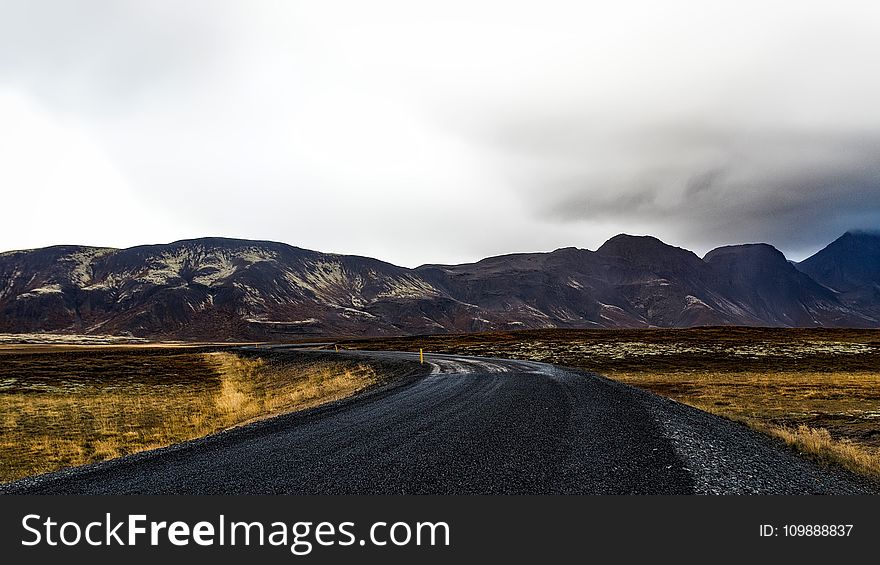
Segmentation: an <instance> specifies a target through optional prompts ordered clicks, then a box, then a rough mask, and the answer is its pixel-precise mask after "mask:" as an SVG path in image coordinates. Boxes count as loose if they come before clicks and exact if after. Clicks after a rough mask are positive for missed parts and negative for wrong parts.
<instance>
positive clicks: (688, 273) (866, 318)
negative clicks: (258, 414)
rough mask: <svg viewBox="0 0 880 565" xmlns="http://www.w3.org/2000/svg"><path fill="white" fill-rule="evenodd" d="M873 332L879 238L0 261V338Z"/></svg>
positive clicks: (207, 242) (56, 250)
mask: <svg viewBox="0 0 880 565" xmlns="http://www.w3.org/2000/svg"><path fill="white" fill-rule="evenodd" d="M705 325H747V326H782V327H819V326H822V327H880V235H878V234H875V233H867V232H847V233H846V234H844V235H843V236H841V237H840V238H838V239H837V240H835V241H834V242H832V243H831V244H829V245H828V246H827V247H825V248H824V249H822V250H821V251H819V252H818V253H816V254H815V255H813V256H812V257H810V258H808V259H806V260H805V261H802V262H800V263H793V262H790V261H788V260H787V259H786V258H785V256H784V255H783V254H782V253H781V252H780V251H778V250H777V249H775V248H774V247H772V246H770V245H767V244H763V243H759V244H749V245H732V246H727V247H720V248H718V249H714V250H712V251H710V252H709V253H707V254H706V255H705V256H704V257H702V258H701V257H699V256H697V255H696V254H694V253H692V252H691V251H688V250H686V249H681V248H678V247H673V246H671V245H667V244H665V243H663V242H662V241H660V240H659V239H656V238H654V237H650V236H631V235H618V236H615V237H613V238H611V239H610V240H608V241H607V242H605V243H604V244H603V245H602V246H601V247H599V248H598V249H596V250H595V251H590V250H587V249H577V248H574V247H570V248H564V249H557V250H556V251H553V252H550V253H521V254H512V255H502V256H498V257H490V258H487V259H483V260H481V261H478V262H476V263H469V264H462V265H433V264H429V265H423V266H421V267H418V268H415V269H407V268H403V267H398V266H395V265H392V264H390V263H386V262H383V261H380V260H377V259H371V258H367V257H359V256H352V255H337V254H331V253H321V252H317V251H310V250H306V249H300V248H297V247H293V246H290V245H285V244H282V243H275V242H268V241H251V240H239V239H225V238H202V239H192V240H184V241H177V242H174V243H170V244H163V245H145V246H138V247H131V248H128V249H113V248H99V247H84V246H70V245H64V246H54V247H46V248H43V249H34V250H25V251H10V252H6V253H2V254H0V332H3V333H24V332H57V333H71V334H114V335H132V336H137V337H149V338H164V339H172V338H173V339H211V340H231V339H259V340H263V339H295V338H303V337H309V338H311V337H322V336H361V335H363V336H367V335H369V336H381V335H401V334H416V333H443V332H472V331H486V330H511V329H526V328H551V327H559V328H619V327H691V326H705Z"/></svg>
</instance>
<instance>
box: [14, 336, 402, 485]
mask: <svg viewBox="0 0 880 565" xmlns="http://www.w3.org/2000/svg"><path fill="white" fill-rule="evenodd" d="M285 359H286V360H285ZM291 359H295V361H291ZM393 376H394V375H393V371H392V370H386V369H385V368H380V367H377V366H375V365H371V364H367V363H360V362H354V361H351V360H344V359H341V360H339V359H332V358H330V356H329V355H320V354H319V355H307V354H298V355H297V356H295V358H291V357H284V358H282V357H281V356H277V355H275V356H273V355H264V356H256V355H254V354H249V355H248V356H242V355H237V354H235V353H232V352H230V351H210V350H206V349H198V348H185V347H171V348H169V347H149V348H145V347H122V346H119V347H86V348H79V347H70V346H64V347H61V346H57V347H48V348H47V347H45V346H39V347H31V346H23V347H11V346H7V347H3V348H0V481H10V480H14V479H17V478H21V477H24V476H28V475H33V474H36V473H43V472H47V471H53V470H57V469H60V468H63V467H68V466H72V465H80V464H84V463H91V462H95V461H101V460H105V459H110V458H114V457H118V456H120V455H125V454H128V453H134V452H137V451H143V450H146V449H151V448H155V447H161V446H166V445H171V444H174V443H179V442H181V441H185V440H189V439H193V438H197V437H201V436H204V435H207V434H210V433H213V432H216V431H219V430H223V429H226V428H229V427H232V426H235V425H239V424H242V423H245V422H248V421H252V420H255V419H259V418H264V417H268V416H271V415H275V414H278V413H282V412H289V411H293V410H299V409H303V408H308V407H312V406H316V405H318V404H321V403H324V402H329V401H332V400H336V399H339V398H342V397H345V396H348V395H351V394H353V393H355V392H357V391H359V390H362V389H364V388H366V387H369V386H372V385H375V384H377V383H379V382H381V381H383V380H385V379H387V378H391V377H393Z"/></svg>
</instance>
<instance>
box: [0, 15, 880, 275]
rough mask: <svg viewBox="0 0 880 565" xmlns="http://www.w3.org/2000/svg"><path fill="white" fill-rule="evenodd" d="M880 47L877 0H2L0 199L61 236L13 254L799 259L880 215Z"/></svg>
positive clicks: (19, 241)
mask: <svg viewBox="0 0 880 565" xmlns="http://www.w3.org/2000/svg"><path fill="white" fill-rule="evenodd" d="M878 36H880V5H878V4H876V3H873V2H868V1H861V0H840V2H837V3H835V4H834V5H833V6H832V5H830V4H828V3H827V2H819V1H815V2H814V1H810V0H805V1H804V2H799V3H798V6H797V8H796V9H793V8H792V5H791V3H790V1H789V0H739V1H736V2H734V1H727V0H718V1H717V2H716V1H712V2H706V1H704V0H668V1H667V2H662V3H661V2H655V1H652V0H631V1H628V2H619V3H608V2H576V1H573V0H547V1H545V2H541V3H534V2H527V1H523V2H517V1H502V0H449V1H447V2H444V3H442V9H441V7H437V6H434V7H431V6H428V5H425V4H423V3H414V2H409V1H406V0H376V1H375V2H369V3H365V2H359V1H356V0H327V1H325V2H307V1H295V2H276V1H274V0H253V1H248V2H245V1H244V0H225V1H215V0H193V1H188V2H178V1H175V0H155V1H151V2H141V1H136V0H112V1H111V0H103V1H102V0H83V1H79V2H68V1H66V0H32V1H28V2H14V1H10V0H0V185H2V186H4V187H7V186H9V187H15V190H14V191H11V193H12V195H11V196H8V197H7V202H6V203H9V200H10V199H11V200H12V202H11V204H13V205H16V206H21V207H25V206H29V205H32V204H33V198H34V195H38V196H39V202H40V212H41V215H42V217H43V219H44V221H43V222H41V224H40V225H35V224H34V223H33V222H31V221H30V220H29V219H28V218H27V216H26V215H21V216H16V217H12V218H9V219H8V220H7V221H6V222H5V225H4V227H3V228H2V231H0V248H2V249H8V248H12V247H31V246H37V245H48V244H56V243H62V242H82V243H92V244H109V245H130V244H134V243H142V242H145V241H163V240H170V239H174V238H179V237H192V236H198V235H205V234H217V235H227V236H236V237H254V238H261V239H276V240H281V241H285V242H289V243H293V244H296V245H300V246H304V247H311V248H316V249H322V250H328V251H336V252H351V253H361V254H367V255H373V256H378V257H381V258H384V259H388V260H391V261H395V262H398V263H401V264H407V265H415V264H418V263H421V262H426V261H428V262H457V261H464V260H471V259H477V258H479V257H481V256H485V255H488V254H493V253H505V252H512V251H538V250H548V249H552V248H555V247H561V246H568V245H577V246H582V247H592V248H595V247H596V246H598V245H600V244H601V243H602V242H603V241H604V240H605V239H606V238H608V237H610V236H612V235H614V234H615V233H618V232H630V233H652V234H654V235H657V236H658V237H661V238H663V239H666V240H668V241H669V242H670V243H674V244H676V245H681V246H685V247H690V248H693V249H695V250H696V251H705V250H707V249H708V248H709V247H711V246H713V245H717V244H723V243H733V242H740V241H755V240H766V241H768V242H770V243H773V244H775V245H777V246H779V247H780V248H782V249H783V250H784V251H786V252H787V253H790V254H792V255H793V256H797V255H799V254H804V253H807V252H808V251H811V250H812V249H815V248H816V247H819V246H821V245H822V244H823V243H826V242H827V241H829V240H830V239H831V238H833V237H835V236H837V235H839V233H840V232H842V231H844V230H845V229H849V228H858V227H872V226H873V225H877V224H878V219H880V217H878V216H880V213H878V210H880V198H878V194H880V186H878V177H880V174H878V163H880V159H878V157H880V112H878V111H877V109H876V101H877V100H878V99H880V74H878V73H876V72H874V70H875V67H876V62H877V60H880V44H878V42H877V39H876V38H877V37H878ZM88 218H91V220H87V219H88ZM96 218H97V219H99V220H100V221H96ZM102 226H103V227H102ZM402 234H405V235H402Z"/></svg>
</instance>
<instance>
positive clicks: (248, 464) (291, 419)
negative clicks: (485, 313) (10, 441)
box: [0, 348, 876, 494]
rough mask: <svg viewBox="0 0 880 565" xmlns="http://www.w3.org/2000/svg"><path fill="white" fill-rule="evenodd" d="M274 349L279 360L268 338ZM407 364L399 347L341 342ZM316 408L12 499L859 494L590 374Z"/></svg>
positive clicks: (476, 369) (778, 448) (465, 382)
mask: <svg viewBox="0 0 880 565" xmlns="http://www.w3.org/2000/svg"><path fill="white" fill-rule="evenodd" d="M272 354H273V355H278V354H282V355H283V354H284V352H283V350H280V349H278V348H275V349H273V350H272ZM339 354H340V355H369V356H373V357H376V358H381V359H383V360H385V361H389V362H401V363H412V361H413V359H416V358H417V355H413V354H411V353H402V352H381V353H380V352H372V353H371V352H357V353H355V352H340V353H339ZM427 361H428V363H429V365H428V367H429V370H423V369H422V368H419V367H417V366H415V365H413V373H412V374H411V375H410V376H409V377H407V378H403V379H399V380H397V381H395V382H394V383H392V384H390V385H387V386H385V387H382V388H377V389H373V390H371V391H368V392H366V393H363V394H361V395H358V396H356V397H354V398H351V399H347V400H344V401H341V402H337V403H334V404H331V405H328V406H324V407H321V408H317V409H313V410H308V411H304V412H300V413H293V414H288V415H285V416H280V417H277V418H273V419H271V420H266V421H262V422H258V423H255V424H251V425H248V426H244V427H241V428H236V429H232V430H228V431H226V432H223V433H219V434H215V435H213V436H209V437H207V438H203V439H200V440H196V441H192V442H187V443H184V444H181V445H177V446H173V447H170V448H165V449H160V450H156V451H151V452H147V453H142V454H137V455H133V456H129V457H124V458H121V459H117V460H115V461H110V462H107V463H100V464H95V465H89V466H86V467H80V468H75V469H70V470H65V471H61V472H57V473H52V474H49V475H43V476H39V477H35V478H28V479H24V480H21V481H18V482H15V483H10V484H7V485H3V486H0V492H3V493H7V494H728V493H730V494H742V493H757V494H814V493H815V494H820V493H821V494H864V493H875V492H876V490H875V486H874V485H872V484H871V483H869V482H867V481H866V480H864V479H861V478H859V477H857V476H854V475H852V474H849V473H846V472H843V471H840V470H829V469H826V468H823V467H821V466H819V465H816V464H814V463H812V462H811V461H809V460H807V459H805V458H803V457H801V456H799V455H797V454H795V453H793V452H791V451H789V450H788V449H786V448H785V447H784V446H782V445H781V444H779V443H778V442H776V441H774V440H772V439H770V438H767V437H765V436H763V435H761V434H758V433H756V432H753V431H751V430H749V429H747V428H746V427H744V426H742V425H739V424H735V423H733V422H729V421H727V420H724V419H721V418H718V417H715V416H712V415H709V414H706V413H703V412H700V411H698V410H694V409H692V408H689V407H687V406H684V405H681V404H678V403H676V402H673V401H670V400H666V399H663V398H661V397H658V396H656V395H653V394H651V393H648V392H644V391H641V390H638V389H635V388H632V387H629V386H626V385H623V384H620V383H616V382H613V381H610V380H608V379H605V378H603V377H600V376H598V375H593V374H589V373H584V372H580V371H574V370H568V369H562V368H559V367H555V366H552V365H546V364H542V363H535V362H527V361H511V360H501V359H483V358H474V357H461V356H455V355H430V354H429V355H428V356H427Z"/></svg>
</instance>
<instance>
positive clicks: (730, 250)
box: [703, 243, 788, 262]
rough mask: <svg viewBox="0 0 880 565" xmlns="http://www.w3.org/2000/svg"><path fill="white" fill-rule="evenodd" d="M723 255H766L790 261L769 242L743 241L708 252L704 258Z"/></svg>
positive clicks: (710, 258) (715, 257)
mask: <svg viewBox="0 0 880 565" xmlns="http://www.w3.org/2000/svg"><path fill="white" fill-rule="evenodd" d="M721 257H727V258H730V257H764V258H773V259H778V260H782V261H786V262H787V261H788V259H786V258H785V255H784V254H783V253H782V251H780V250H778V249H776V248H775V247H773V246H772V245H770V244H769V243H741V244H739V245H724V246H722V247H718V248H715V249H713V250H712V251H710V252H708V253H706V255H705V256H704V257H703V260H704V261H706V262H709V261H712V260H716V259H719V258H721Z"/></svg>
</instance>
